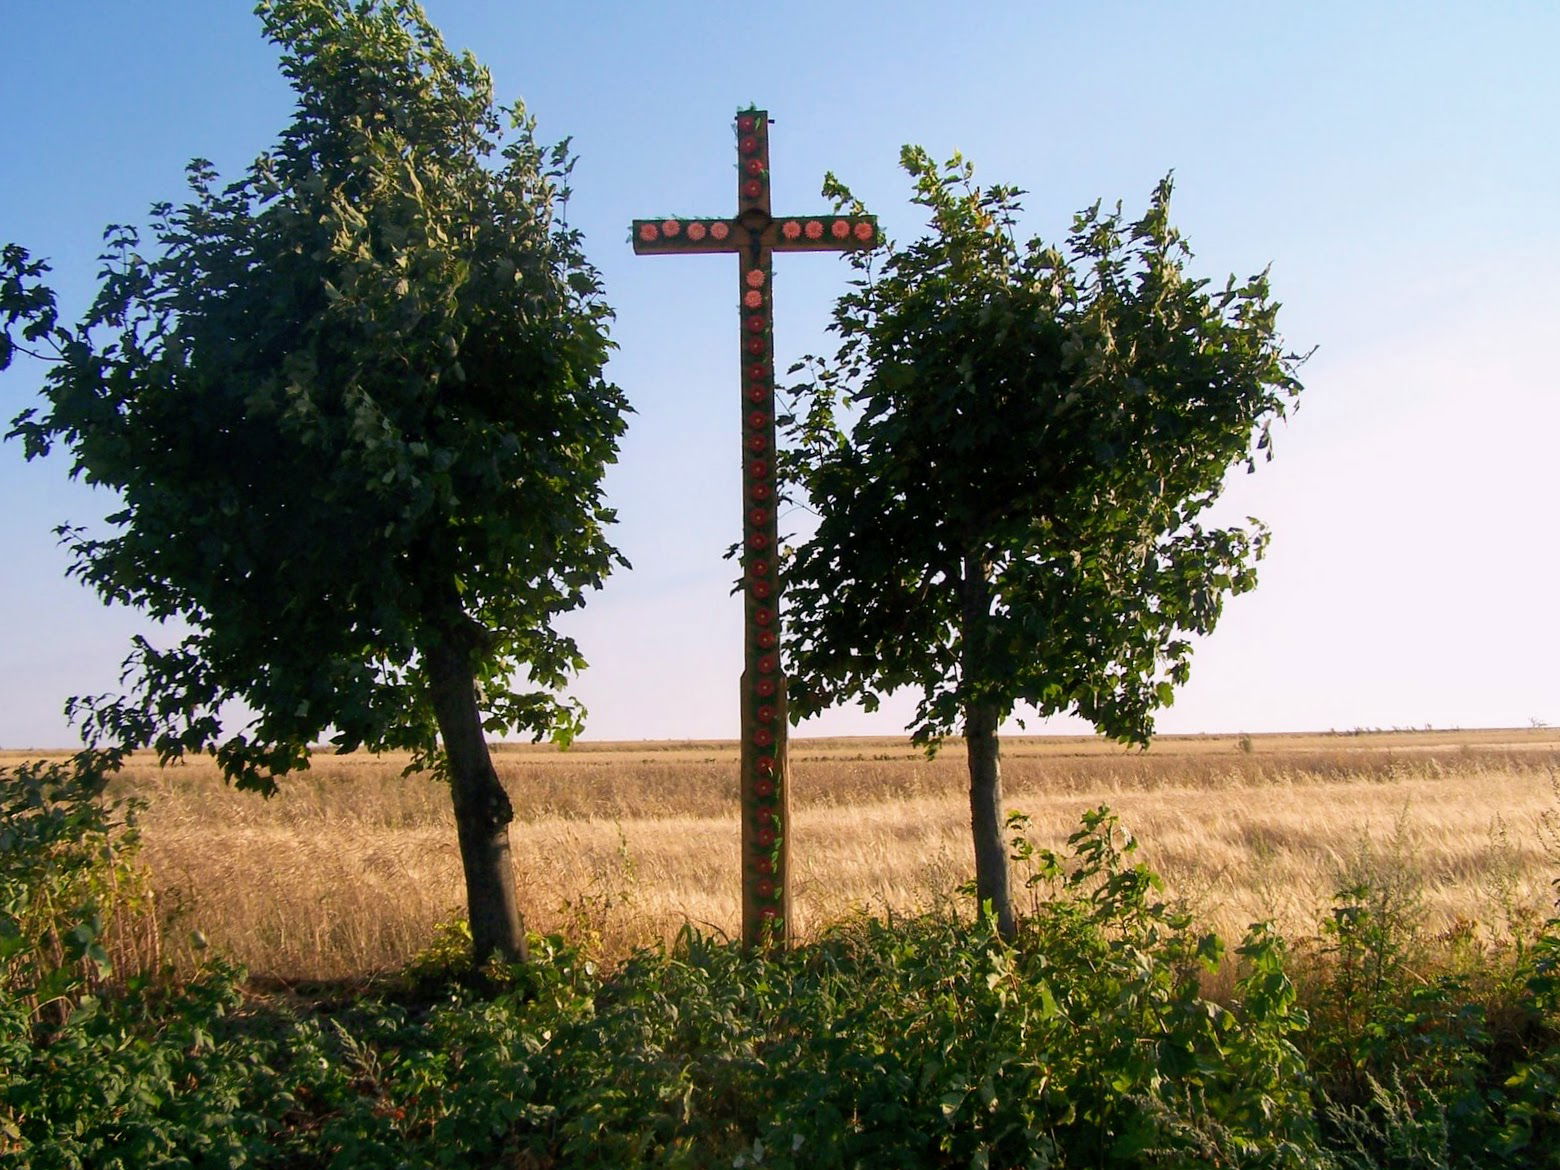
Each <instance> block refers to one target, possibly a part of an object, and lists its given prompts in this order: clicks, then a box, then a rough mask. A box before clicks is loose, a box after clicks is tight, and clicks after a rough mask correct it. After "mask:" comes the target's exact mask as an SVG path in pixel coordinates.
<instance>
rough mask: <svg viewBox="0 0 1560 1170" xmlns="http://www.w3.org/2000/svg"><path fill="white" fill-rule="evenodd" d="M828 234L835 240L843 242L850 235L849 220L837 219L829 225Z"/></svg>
mask: <svg viewBox="0 0 1560 1170" xmlns="http://www.w3.org/2000/svg"><path fill="white" fill-rule="evenodd" d="M829 234H830V235H831V236H833V237H834V238H835V239H836V240H843V239H844V238H845V237H846V236H848V235H850V220H848V219H837V220H835V221H834V222H833V223H831V224H830V225H829Z"/></svg>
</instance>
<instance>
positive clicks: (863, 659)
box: [786, 147, 1300, 934]
mask: <svg viewBox="0 0 1560 1170" xmlns="http://www.w3.org/2000/svg"><path fill="white" fill-rule="evenodd" d="M902 165H903V166H904V168H905V170H906V171H907V172H908V173H909V175H910V176H911V178H912V179H913V181H914V187H915V194H914V196H913V202H914V203H916V204H918V205H920V206H922V207H925V208H926V209H928V211H929V212H930V216H931V219H930V229H931V230H930V233H929V234H927V235H925V236H923V237H922V238H920V239H918V240H916V241H915V242H914V243H912V244H910V245H908V246H907V247H904V248H898V249H896V248H893V247H892V246H889V247H887V248H886V249H884V250H880V251H878V252H874V253H868V254H865V255H858V256H856V257H853V259H852V262H853V263H854V264H856V265H857V267H858V268H859V269H860V272H861V276H860V278H859V279H858V280H857V281H856V282H855V285H854V288H853V291H852V292H850V293H848V294H846V295H845V296H844V297H842V298H841V299H840V301H839V303H838V305H837V307H836V310H835V314H834V321H833V324H832V325H831V329H833V330H834V331H836V332H838V333H839V334H840V337H841V343H840V346H839V349H838V351H837V353H836V354H835V355H834V356H833V357H832V358H831V359H827V360H819V359H814V360H813V361H812V362H810V363H809V366H810V368H811V371H812V378H811V380H810V382H809V383H807V384H806V385H804V386H803V387H802V388H801V391H802V402H803V405H804V409H802V410H801V411H799V415H798V418H797V421H796V422H795V423H794V425H793V428H792V437H793V447H792V450H791V452H790V454H789V456H788V460H787V469H788V471H787V474H788V477H789V482H790V488H789V490H790V492H791V494H792V495H793V496H796V497H798V498H805V500H806V502H807V503H808V504H809V505H810V506H811V509H812V510H813V511H814V512H816V513H817V515H818V517H819V523H818V527H817V531H816V532H815V533H814V534H813V535H812V536H811V537H810V538H808V539H806V540H805V541H803V542H802V543H801V544H800V546H799V547H798V549H797V550H796V553H795V555H794V559H793V560H792V562H791V564H790V566H789V568H788V570H787V576H786V596H787V598H788V599H789V616H788V623H789V627H790V629H791V631H792V638H791V641H790V643H789V662H788V669H789V672H790V675H791V679H792V682H791V688H792V689H791V695H790V699H791V712H792V715H793V717H794V718H798V719H800V718H805V717H806V716H808V715H811V714H813V713H815V712H817V711H820V710H822V709H824V708H825V707H828V706H831V705H834V704H837V703H841V702H844V701H848V700H859V701H861V702H862V703H864V704H865V705H866V706H867V707H868V709H871V708H874V707H875V706H876V705H877V703H878V700H879V697H880V696H881V695H882V694H885V693H888V692H892V691H895V690H898V689H900V688H906V687H908V688H910V689H912V690H914V691H918V692H919V693H920V696H921V697H920V701H919V704H918V706H917V708H916V712H915V719H914V723H913V732H914V737H915V739H916V740H917V741H918V742H920V743H923V744H927V745H932V746H935V745H936V744H937V743H938V742H939V741H940V740H941V739H943V738H944V737H946V736H948V735H950V734H953V733H955V732H956V731H958V730H962V731H963V734H964V737H965V742H966V750H967V753H968V760H969V775H970V818H971V827H972V833H973V837H974V844H975V873H976V890H977V895H978V897H979V899H980V901H981V903H982V904H983V905H987V906H989V907H990V908H991V910H992V911H993V912H994V913H995V915H996V917H997V921H998V925H999V927H1000V929H1001V930H1002V931H1003V932H1005V933H1007V934H1011V933H1012V931H1013V930H1014V925H1015V924H1014V917H1013V906H1012V897H1011V894H1010V891H1009V879H1008V859H1007V851H1006V848H1005V845H1004V841H1003V837H1002V834H1003V829H1004V823H1003V822H1004V816H1003V808H1002V783H1001V755H1000V744H999V740H998V727H999V726H1000V725H1001V723H1002V722H1003V721H1004V719H1006V718H1007V717H1008V716H1009V715H1011V714H1013V712H1014V711H1015V709H1017V708H1018V707H1019V705H1020V704H1025V705H1028V706H1029V707H1032V708H1034V709H1035V710H1036V711H1038V712H1039V714H1040V715H1042V716H1046V715H1053V714H1058V713H1064V712H1072V713H1076V714H1078V715H1081V716H1082V717H1084V718H1085V719H1087V720H1089V721H1090V722H1091V723H1093V724H1094V726H1095V727H1096V728H1097V729H1098V730H1099V731H1101V732H1103V733H1104V734H1105V735H1107V736H1110V737H1112V738H1115V739H1118V740H1122V741H1125V742H1129V743H1137V744H1146V743H1147V741H1148V738H1149V736H1150V734H1151V732H1152V730H1153V714H1154V711H1155V709H1156V708H1159V707H1162V706H1164V705H1166V704H1168V703H1170V702H1171V701H1172V699H1173V698H1174V687H1175V686H1176V685H1178V684H1180V683H1183V682H1185V680H1186V678H1187V675H1188V671H1189V669H1190V655H1191V650H1192V644H1191V641H1190V640H1189V635H1192V634H1206V633H1208V632H1210V631H1211V630H1212V629H1213V627H1214V624H1215V622H1216V621H1217V620H1218V617H1219V614H1220V611H1221V609H1222V606H1223V602H1224V599H1225V597H1226V596H1228V595H1231V594H1236V593H1242V592H1244V591H1246V590H1248V589H1250V588H1252V587H1253V585H1254V584H1255V583H1256V576H1255V571H1254V563H1255V561H1256V560H1257V559H1258V558H1259V557H1260V556H1261V554H1262V551H1263V547H1264V543H1265V541H1266V539H1267V532H1266V530H1265V529H1264V528H1263V527H1262V526H1261V525H1260V524H1259V523H1258V522H1256V521H1255V520H1252V521H1251V522H1250V523H1249V525H1248V526H1247V527H1244V528H1241V527H1229V528H1206V527H1204V526H1203V525H1202V524H1201V523H1199V522H1198V518H1199V517H1200V516H1201V515H1202V513H1204V512H1205V511H1206V510H1207V509H1208V507H1209V506H1210V505H1212V504H1213V502H1214V501H1215V500H1216V499H1217V498H1218V497H1219V494H1220V491H1221V489H1222V488H1223V486H1224V482H1225V478H1226V473H1227V472H1228V471H1229V470H1230V469H1231V467H1232V466H1234V465H1239V464H1244V465H1245V466H1246V467H1248V468H1252V467H1254V466H1255V457H1256V455H1257V454H1258V453H1259V452H1267V451H1268V441H1269V427H1270V425H1271V423H1272V421H1273V420H1274V419H1275V418H1278V417H1281V416H1282V415H1283V414H1284V413H1285V411H1286V409H1287V408H1288V406H1289V405H1290V404H1291V403H1292V402H1293V401H1294V400H1295V396H1296V395H1297V394H1298V392H1299V390H1300V385H1299V383H1298V382H1297V381H1296V380H1295V377H1294V369H1295V366H1296V363H1297V360H1298V359H1297V358H1295V357H1294V356H1293V355H1290V354H1286V353H1285V351H1284V349H1283V346H1282V344H1281V342H1280V340H1279V337H1278V335H1277V333H1276V331H1275V314H1276V310H1277V305H1276V304H1275V303H1274V302H1273V301H1272V300H1271V299H1270V297H1269V291H1268V282H1267V276H1266V273H1262V274H1259V275H1257V276H1254V277H1252V278H1251V279H1250V280H1247V281H1244V282H1238V281H1236V280H1234V279H1233V278H1232V279H1231V280H1230V281H1229V282H1228V283H1227V284H1226V285H1225V286H1224V288H1223V289H1221V290H1217V291H1213V290H1210V289H1209V288H1208V286H1207V283H1206V282H1205V281H1202V280H1194V279H1192V278H1190V277H1188V276H1187V275H1186V273H1185V271H1184V262H1185V260H1186V259H1187V257H1188V256H1189V252H1188V250H1187V248H1186V247H1185V245H1184V244H1183V243H1182V241H1181V238H1180V236H1179V234H1178V233H1177V232H1176V231H1175V229H1174V228H1172V227H1171V225H1170V218H1169V211H1170V192H1171V184H1170V181H1169V179H1166V180H1165V181H1164V182H1162V183H1161V184H1160V185H1159V187H1158V189H1157V190H1156V191H1155V192H1154V195H1153V198H1152V200H1151V201H1150V203H1149V207H1148V210H1147V211H1146V212H1145V214H1144V215H1143V216H1142V218H1141V219H1138V220H1136V221H1134V222H1127V221H1126V220H1124V219H1123V217H1122V212H1121V209H1120V207H1119V206H1118V207H1117V208H1116V210H1115V211H1114V212H1104V211H1102V210H1101V208H1100V206H1099V204H1096V205H1095V206H1094V207H1092V208H1090V209H1089V210H1087V211H1085V212H1082V213H1081V214H1079V215H1078V216H1077V217H1076V218H1075V219H1074V221H1073V225H1072V231H1071V234H1070V235H1069V236H1068V238H1067V243H1066V245H1065V248H1063V249H1059V248H1055V247H1051V246H1047V245H1046V244H1044V243H1043V242H1041V241H1040V240H1038V239H1035V240H1030V241H1028V242H1027V243H1022V244H1021V243H1020V242H1019V241H1018V239H1017V237H1016V236H1015V234H1014V231H1015V223H1016V216H1017V214H1018V213H1019V211H1020V210H1021V207H1020V203H1019V196H1020V194H1021V192H1019V191H1018V190H1016V189H1015V188H1012V187H1005V186H994V187H990V188H985V189H982V188H980V187H978V186H977V185H976V184H975V182H974V178H973V169H972V168H971V167H970V166H969V165H968V164H967V163H965V162H964V161H963V160H962V159H960V158H958V157H957V156H955V158H954V159H953V160H951V161H950V162H949V163H947V164H946V165H945V166H942V167H939V166H937V165H936V164H935V163H934V162H933V161H932V159H931V158H930V157H928V155H927V154H926V153H925V152H924V151H922V150H920V149H918V148H911V147H907V148H906V149H905V151H904V154H903V157H902ZM825 194H829V195H832V196H833V197H834V198H835V199H836V200H837V202H838V203H839V204H840V205H842V206H847V205H849V206H854V205H855V204H854V200H853V199H852V198H851V196H850V193H849V192H848V191H847V190H846V189H845V188H844V187H842V186H841V185H840V184H839V183H838V182H837V181H836V180H834V179H833V177H832V176H831V177H830V179H829V181H828V182H827V183H826V185H825ZM841 407H844V408H846V409H844V410H841V409H840V408H841ZM841 420H845V421H841Z"/></svg>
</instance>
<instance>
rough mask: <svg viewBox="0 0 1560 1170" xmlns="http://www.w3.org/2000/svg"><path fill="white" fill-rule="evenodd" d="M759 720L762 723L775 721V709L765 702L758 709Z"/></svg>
mask: <svg viewBox="0 0 1560 1170" xmlns="http://www.w3.org/2000/svg"><path fill="white" fill-rule="evenodd" d="M758 721H759V722H760V723H773V722H774V721H775V709H774V708H773V707H771V706H770V705H769V704H768V703H765V704H764V705H763V706H762V707H760V708H759V709H758Z"/></svg>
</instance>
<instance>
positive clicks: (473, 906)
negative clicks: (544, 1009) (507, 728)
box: [423, 642, 530, 969]
mask: <svg viewBox="0 0 1560 1170" xmlns="http://www.w3.org/2000/svg"><path fill="white" fill-rule="evenodd" d="M423 661H424V663H425V665H426V667H427V670H428V684H429V688H428V689H429V692H430V694H431V696H432V698H433V708H434V714H435V716H436V717H437V719H438V722H439V734H440V735H441V736H442V737H443V739H444V752H445V756H446V758H447V759H448V761H449V771H450V793H451V796H452V798H453V799H454V802H455V827H456V832H457V834H458V835H459V838H460V863H461V868H462V869H463V870H464V871H465V876H466V909H467V914H468V916H469V918H470V920H471V942H472V951H473V956H472V957H473V963H474V965H475V966H476V967H477V968H479V969H480V968H481V967H482V965H483V964H484V963H486V962H487V961H488V959H490V958H493V957H494V956H497V957H498V958H500V959H502V960H504V961H505V962H510V963H524V962H527V961H528V960H529V958H530V956H529V954H528V952H527V949H526V944H525V928H524V924H523V923H522V922H521V920H520V910H519V907H518V906H517V904H516V902H515V875H514V866H513V864H512V863H511V862H510V858H509V822H510V821H512V820H514V815H515V813H514V806H513V805H511V804H510V802H509V795H508V793H506V792H505V791H504V787H503V785H502V784H500V783H499V782H498V773H497V772H495V771H494V770H493V759H492V756H490V755H489V754H488V746H487V740H486V738H484V736H483V733H482V714H481V712H480V711H479V710H478V709H477V685H476V674H475V672H474V671H473V669H472V665H471V655H470V652H469V651H463V650H461V649H459V648H458V647H456V646H453V645H451V644H450V643H449V642H440V643H438V644H436V645H430V646H428V647H425V648H424V650H423Z"/></svg>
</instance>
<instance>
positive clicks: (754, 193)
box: [742, 179, 764, 199]
mask: <svg viewBox="0 0 1560 1170" xmlns="http://www.w3.org/2000/svg"><path fill="white" fill-rule="evenodd" d="M763 193H764V184H763V183H762V182H761V181H760V180H758V179H749V180H748V181H747V182H746V183H743V184H742V194H744V195H746V196H747V197H748V198H749V199H757V198H758V197H759V196H760V195H762V194H763Z"/></svg>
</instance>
